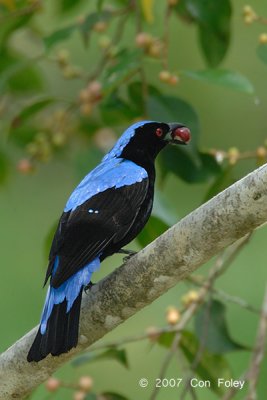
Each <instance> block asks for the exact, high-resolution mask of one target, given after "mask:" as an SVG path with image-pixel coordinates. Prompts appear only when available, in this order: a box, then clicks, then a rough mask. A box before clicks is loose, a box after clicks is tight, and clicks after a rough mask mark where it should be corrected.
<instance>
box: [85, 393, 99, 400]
mask: <svg viewBox="0 0 267 400" xmlns="http://www.w3.org/2000/svg"><path fill="white" fill-rule="evenodd" d="M97 399H98V396H97V395H96V394H95V393H88V394H87V395H86V396H85V398H84V400H97Z"/></svg>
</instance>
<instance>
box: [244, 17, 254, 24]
mask: <svg viewBox="0 0 267 400" xmlns="http://www.w3.org/2000/svg"><path fill="white" fill-rule="evenodd" d="M254 20H255V19H254V18H253V16H252V15H245V17H244V22H245V24H247V25H250V24H252V22H254Z"/></svg>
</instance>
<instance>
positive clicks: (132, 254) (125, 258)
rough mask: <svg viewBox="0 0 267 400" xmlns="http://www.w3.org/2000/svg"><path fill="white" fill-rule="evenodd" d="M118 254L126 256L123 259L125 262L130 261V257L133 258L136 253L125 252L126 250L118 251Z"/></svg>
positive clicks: (131, 251) (132, 251)
mask: <svg viewBox="0 0 267 400" xmlns="http://www.w3.org/2000/svg"><path fill="white" fill-rule="evenodd" d="M118 253H120V254H126V257H123V262H127V261H128V260H130V258H131V257H132V256H134V255H135V254H137V251H134V250H126V249H120V250H119V251H118Z"/></svg>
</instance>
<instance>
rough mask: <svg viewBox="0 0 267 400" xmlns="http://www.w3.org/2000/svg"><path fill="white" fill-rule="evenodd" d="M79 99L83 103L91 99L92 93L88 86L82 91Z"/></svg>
mask: <svg viewBox="0 0 267 400" xmlns="http://www.w3.org/2000/svg"><path fill="white" fill-rule="evenodd" d="M79 100H80V102H81V103H87V102H88V101H90V100H91V94H90V92H89V90H88V89H87V88H86V89H82V90H81V91H80V93H79Z"/></svg>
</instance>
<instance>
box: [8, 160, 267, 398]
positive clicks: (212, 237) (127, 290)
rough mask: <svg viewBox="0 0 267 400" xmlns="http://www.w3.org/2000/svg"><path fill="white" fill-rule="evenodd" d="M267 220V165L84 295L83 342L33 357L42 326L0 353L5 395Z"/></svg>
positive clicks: (23, 390)
mask: <svg viewBox="0 0 267 400" xmlns="http://www.w3.org/2000/svg"><path fill="white" fill-rule="evenodd" d="M266 220H267V165H264V166H262V167H260V168H258V169H257V170H255V171H254V172H252V173H251V174H249V175H247V176H246V177H244V178H243V179H241V180H240V181H238V182H236V183H235V184H233V185H232V186H231V187H229V188H227V189H226V190H225V191H223V192H222V193H220V194H218V195H217V196H216V197H214V198H213V199H211V200H210V201H209V202H207V203H206V204H204V205H202V206H201V207H199V208H198V209H197V210H195V211H193V212H192V213H191V214H189V215H188V216H186V217H185V218H184V219H182V220H181V221H180V222H179V223H177V224H176V225H174V226H173V227H172V228H171V229H169V230H168V231H167V232H165V233H164V234H163V235H161V236H160V237H159V238H158V239H157V240H155V241H154V242H153V243H151V244H150V245H148V246H147V247H146V248H145V249H143V250H142V251H140V252H139V253H138V254H137V255H135V256H134V257H132V258H131V259H130V260H129V261H128V262H127V263H126V264H124V265H122V266H120V267H119V268H117V269H116V270H115V271H114V272H112V273H111V274H110V275H108V276H107V277H106V278H105V279H103V280H102V281H100V282H99V283H98V284H97V285H95V286H94V287H93V288H92V290H91V291H90V293H89V295H84V296H83V302H82V312H81V321H80V338H79V345H78V346H77V348H76V349H73V350H72V351H70V352H69V353H68V354H64V355H62V356H60V357H52V356H51V355H50V356H48V357H47V358H46V359H45V360H43V361H41V362H39V363H28V362H27V360H26V356H27V352H28V350H29V347H30V345H31V343H32V341H33V339H34V335H35V334H36V330H37V328H34V329H32V330H31V331H30V332H29V333H27V334H26V335H25V336H24V337H22V338H21V339H20V340H18V341H17V342H16V343H15V344H14V345H13V346H11V347H10V348H9V349H8V350H6V351H5V352H4V353H2V355H1V356H0V399H3V400H9V399H23V398H25V397H26V396H27V395H28V394H29V393H30V392H31V391H32V390H33V389H34V388H35V387H37V386H38V385H39V384H40V383H42V382H43V381H44V380H46V379H47V378H48V377H49V376H50V375H51V374H52V373H53V372H54V371H55V370H56V369H58V368H59V367H60V366H61V365H63V364H64V363H66V362H67V361H68V360H69V359H71V358H72V357H73V356H74V355H75V354H77V353H78V352H80V351H82V350H84V349H85V348H87V347H88V346H90V345H91V344H92V343H94V342H96V341H97V340H98V339H100V338H101V337H102V336H104V335H105V334H106V333H108V332H109V331H111V330H112V329H114V328H115V327H116V326H117V325H119V324H121V323H122V322H124V321H125V320H126V319H128V318H129V317H130V316H132V315H134V314H135V313H136V312H137V311H139V310H140V309H142V308H143V307H145V306H147V305H148V304H150V303H151V302H152V301H154V300H155V299H156V298H158V297H159V296H161V295H162V294H164V293H165V292H166V291H167V290H168V289H170V288H171V287H173V286H174V285H176V284H177V283H178V282H179V281H180V280H182V279H184V278H185V277H186V276H188V275H189V274H190V273H191V272H193V271H194V270H195V269H197V268H198V267H199V266H200V265H202V264H204V263H205V262H206V261H207V260H209V259H210V258H211V257H213V256H214V255H215V254H217V253H218V252H219V251H221V250H222V249H223V248H225V247H226V246H228V245H230V244H231V243H233V242H235V241H236V240H237V239H239V238H241V237H243V236H244V235H246V234H247V233H249V232H251V231H252V230H253V229H255V228H256V227H258V226H260V225H261V224H263V223H264V222H266Z"/></svg>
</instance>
